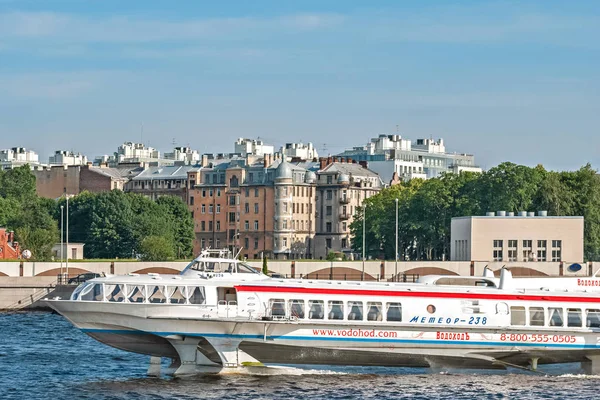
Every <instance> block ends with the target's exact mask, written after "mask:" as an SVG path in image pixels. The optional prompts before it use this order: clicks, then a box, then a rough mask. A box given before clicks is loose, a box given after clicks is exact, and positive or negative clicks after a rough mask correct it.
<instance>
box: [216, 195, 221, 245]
mask: <svg viewBox="0 0 600 400" xmlns="http://www.w3.org/2000/svg"><path fill="white" fill-rule="evenodd" d="M217 197H221V189H217ZM217 247H219V246H217Z"/></svg>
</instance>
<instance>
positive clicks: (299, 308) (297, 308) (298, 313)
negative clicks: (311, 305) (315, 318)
mask: <svg viewBox="0 0 600 400" xmlns="http://www.w3.org/2000/svg"><path fill="white" fill-rule="evenodd" d="M290 315H291V316H292V317H296V318H299V319H303V318H304V300H290Z"/></svg>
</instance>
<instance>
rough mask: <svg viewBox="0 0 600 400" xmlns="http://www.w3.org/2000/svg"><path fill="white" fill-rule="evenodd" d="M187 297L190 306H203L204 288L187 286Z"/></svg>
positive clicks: (204, 299) (204, 298) (204, 300)
mask: <svg viewBox="0 0 600 400" xmlns="http://www.w3.org/2000/svg"><path fill="white" fill-rule="evenodd" d="M187 295H188V300H189V302H190V304H204V303H205V302H206V295H205V293H204V286H189V287H188V288H187Z"/></svg>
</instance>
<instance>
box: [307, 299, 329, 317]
mask: <svg viewBox="0 0 600 400" xmlns="http://www.w3.org/2000/svg"><path fill="white" fill-rule="evenodd" d="M308 308H309V311H308V318H309V319H323V317H324V314H325V313H324V308H325V304H324V303H323V300H309V301H308Z"/></svg>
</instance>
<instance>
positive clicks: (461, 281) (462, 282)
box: [435, 277, 496, 287]
mask: <svg viewBox="0 0 600 400" xmlns="http://www.w3.org/2000/svg"><path fill="white" fill-rule="evenodd" d="M435 285H436V286H479V287H495V286H496V284H494V282H493V281H490V280H487V279H481V278H470V277H456V278H455V277H444V278H439V279H438V280H436V281H435Z"/></svg>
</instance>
